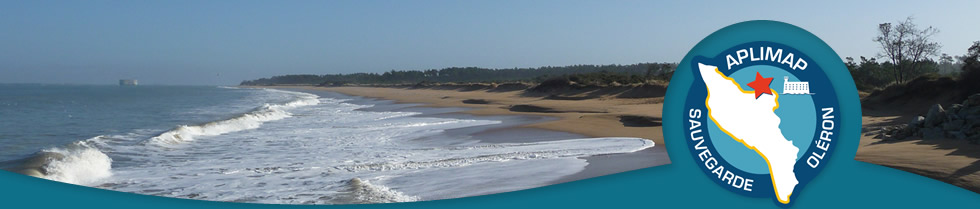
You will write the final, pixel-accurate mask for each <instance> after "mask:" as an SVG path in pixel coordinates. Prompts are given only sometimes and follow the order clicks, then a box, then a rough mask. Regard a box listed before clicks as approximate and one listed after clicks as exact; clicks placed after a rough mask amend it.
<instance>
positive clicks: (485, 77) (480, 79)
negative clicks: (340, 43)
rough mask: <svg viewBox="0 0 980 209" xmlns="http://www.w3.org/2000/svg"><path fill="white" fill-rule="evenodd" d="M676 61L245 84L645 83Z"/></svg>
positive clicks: (665, 75)
mask: <svg viewBox="0 0 980 209" xmlns="http://www.w3.org/2000/svg"><path fill="white" fill-rule="evenodd" d="M676 67H677V65H676V64H673V63H639V64H632V65H572V66H563V67H552V66H548V67H538V68H511V69H489V68H478V67H465V68H461V67H452V68H444V69H439V70H435V69H431V70H405V71H397V70H392V71H389V72H385V73H353V74H327V75H282V76H274V77H271V78H262V79H257V80H250V81H242V83H241V85H324V86H340V85H350V84H354V85H375V84H386V85H409V84H420V83H422V84H429V83H490V82H498V83H500V82H544V81H546V80H549V79H563V80H568V81H572V82H575V83H579V84H586V85H615V84H634V83H645V82H647V81H649V80H661V81H664V82H666V81H668V80H669V79H670V75H671V74H673V70H674V69H675V68H676Z"/></svg>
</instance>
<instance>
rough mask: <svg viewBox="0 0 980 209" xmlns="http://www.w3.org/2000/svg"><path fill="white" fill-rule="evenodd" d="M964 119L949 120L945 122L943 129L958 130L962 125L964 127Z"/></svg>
mask: <svg viewBox="0 0 980 209" xmlns="http://www.w3.org/2000/svg"><path fill="white" fill-rule="evenodd" d="M963 123H964V121H963V120H951V121H949V122H946V123H943V131H957V130H960V127H963Z"/></svg>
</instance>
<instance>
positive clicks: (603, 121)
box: [274, 86, 670, 183]
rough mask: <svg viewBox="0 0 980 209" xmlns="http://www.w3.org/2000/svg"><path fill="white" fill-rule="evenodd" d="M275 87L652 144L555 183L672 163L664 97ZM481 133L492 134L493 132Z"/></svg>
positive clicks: (593, 161)
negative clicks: (506, 118)
mask: <svg viewBox="0 0 980 209" xmlns="http://www.w3.org/2000/svg"><path fill="white" fill-rule="evenodd" d="M274 88H290V89H303V90H313V91H330V92H336V93H341V94H345V95H351V96H361V97H366V98H375V99H383V100H393V101H395V102H396V103H404V104H419V105H417V106H414V107H439V108H465V109H463V110H462V111H460V112H458V113H460V114H468V115H474V116H494V115H523V116H543V117H548V118H552V119H549V120H541V121H534V122H532V123H527V124H524V125H520V126H518V127H513V128H508V129H507V130H504V131H509V132H514V131H518V132H521V133H522V134H534V130H545V131H557V132H565V133H571V134H576V135H581V136H584V137H638V138H644V139H650V140H652V141H654V143H656V146H654V147H652V148H649V149H645V150H641V151H638V152H635V153H628V154H615V155H602V156H592V157H587V158H585V160H587V161H588V162H589V164H588V165H587V166H586V168H585V169H584V170H583V171H581V172H579V173H576V174H573V175H570V176H566V177H564V178H562V179H560V180H558V181H556V182H554V183H562V182H568V181H575V180H580V179H586V178H591V177H596V176H602V175H607V174H614V173H619V172H624V171H630V170H635V169H641V168H647V167H653V166H659V165H665V164H670V159H669V156H668V155H667V151H666V148H665V146H664V140H663V133H662V127H661V121H660V120H661V112H662V111H661V110H662V108H663V97H652V98H617V97H615V95H603V96H598V97H590V98H589V99H574V100H573V99H567V98H560V99H555V98H554V97H547V96H528V95H525V94H523V93H524V91H521V90H507V91H493V90H490V91H488V90H442V89H414V88H387V87H313V86H276V87H274ZM566 96H567V95H566ZM498 131H500V130H498ZM481 134H493V132H492V131H491V132H486V133H481ZM510 134H513V133H510Z"/></svg>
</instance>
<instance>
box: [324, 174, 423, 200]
mask: <svg viewBox="0 0 980 209" xmlns="http://www.w3.org/2000/svg"><path fill="white" fill-rule="evenodd" d="M346 186H347V188H346V189H344V190H341V191H340V192H339V194H338V195H337V197H335V199H334V202H339V203H345V204H366V203H392V202H412V201H418V200H419V198H418V197H415V196H410V195H405V194H404V193H402V192H399V191H395V190H393V189H391V188H388V187H386V186H383V185H374V184H371V183H370V182H368V181H365V180H361V179H360V178H353V179H350V180H347V183H346Z"/></svg>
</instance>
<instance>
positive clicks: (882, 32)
mask: <svg viewBox="0 0 980 209" xmlns="http://www.w3.org/2000/svg"><path fill="white" fill-rule="evenodd" d="M912 19H913V18H912V17H908V18H906V19H905V21H902V22H898V23H897V24H895V25H893V24H892V23H882V24H879V25H878V36H877V37H875V38H874V41H875V42H878V44H880V45H881V46H880V47H881V52H880V53H879V55H878V56H879V57H883V58H888V59H889V60H890V61H891V62H892V64H894V65H895V69H894V78H895V82H898V83H905V82H907V81H908V80H910V79H912V78H913V76H915V75H916V73H918V72H919V67H920V66H919V64H920V62H921V61H923V60H925V59H928V58H929V57H933V56H936V55H938V53H939V49H940V48H941V47H942V45H940V44H939V43H938V42H933V41H932V36H933V35H936V33H939V29H936V28H934V27H932V26H929V27H927V28H924V29H919V27H918V26H917V25H915V23H913V22H912Z"/></svg>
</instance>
